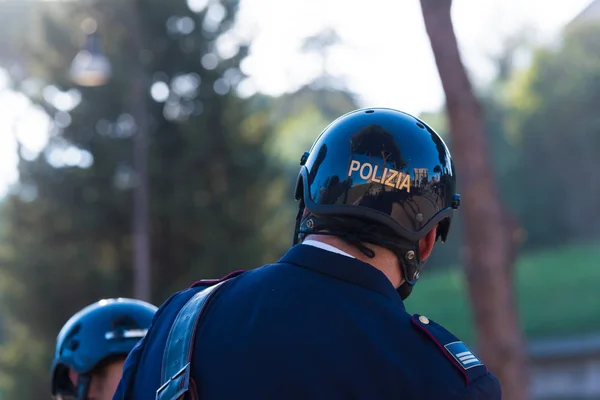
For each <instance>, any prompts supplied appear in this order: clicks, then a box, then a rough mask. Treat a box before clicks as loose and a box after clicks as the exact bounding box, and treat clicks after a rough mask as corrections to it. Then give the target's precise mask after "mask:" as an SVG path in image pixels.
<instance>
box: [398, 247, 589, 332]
mask: <svg viewBox="0 0 600 400" xmlns="http://www.w3.org/2000/svg"><path fill="white" fill-rule="evenodd" d="M516 268H517V269H516V276H517V282H516V285H517V293H518V304H519V307H520V311H519V312H520V320H521V323H522V327H523V329H524V330H525V334H526V336H527V337H528V338H529V339H535V338H547V337H557V336H569V335H577V334H584V333H590V332H598V331H600V242H597V243H595V244H588V245H578V246H568V247H563V248H556V249H553V250H552V251H544V252H539V253H533V254H523V255H521V257H520V258H519V260H518V262H517V267H516ZM406 308H407V310H408V312H409V313H418V314H423V315H426V316H428V317H430V318H432V319H433V320H435V321H436V322H438V323H440V324H442V325H443V326H444V327H446V328H447V329H448V330H450V331H451V332H453V333H454V334H455V335H456V336H458V337H459V338H461V339H462V340H464V341H465V342H471V343H473V341H474V332H473V324H472V321H471V310H470V306H469V302H468V299H467V297H466V292H465V282H464V280H463V275H462V272H461V271H460V270H458V269H453V270H451V271H444V272H439V273H432V274H431V275H429V274H427V273H424V274H423V278H421V279H420V281H419V283H418V285H417V287H415V290H414V291H413V294H412V295H411V297H409V298H408V300H407V301H406Z"/></svg>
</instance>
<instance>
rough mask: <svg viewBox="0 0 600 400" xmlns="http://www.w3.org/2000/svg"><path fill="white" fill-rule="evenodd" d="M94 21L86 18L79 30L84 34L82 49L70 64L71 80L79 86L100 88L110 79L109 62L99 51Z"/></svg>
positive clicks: (98, 40)
mask: <svg viewBox="0 0 600 400" xmlns="http://www.w3.org/2000/svg"><path fill="white" fill-rule="evenodd" d="M97 27H98V26H97V24H96V21H94V20H93V19H91V18H86V19H85V20H84V21H83V23H82V24H81V28H82V29H83V31H84V32H85V33H86V35H87V37H86V39H85V44H84V46H83V49H82V50H81V51H79V53H77V55H76V56H75V58H74V59H73V61H72V62H71V68H70V69H69V74H70V75H71V80H72V81H73V82H75V83H76V84H78V85H80V86H102V85H104V84H105V83H106V82H108V80H109V79H110V75H111V67H110V61H109V60H108V58H106V56H105V55H104V54H102V51H101V50H100V38H99V37H98V33H97V32H96V29H97Z"/></svg>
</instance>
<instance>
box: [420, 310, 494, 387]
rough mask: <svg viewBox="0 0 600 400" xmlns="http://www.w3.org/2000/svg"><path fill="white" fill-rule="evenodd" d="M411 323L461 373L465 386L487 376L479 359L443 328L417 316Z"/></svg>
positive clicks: (485, 368) (486, 371) (485, 369)
mask: <svg viewBox="0 0 600 400" xmlns="http://www.w3.org/2000/svg"><path fill="white" fill-rule="evenodd" d="M412 323H413V325H414V326H416V327H417V329H418V330H419V331H421V332H423V333H424V334H425V335H426V336H427V337H428V338H429V339H431V340H432V341H433V342H434V343H435V344H436V346H437V348H438V349H440V351H441V352H442V353H444V356H446V358H447V359H448V360H449V361H450V362H451V363H452V365H454V366H455V367H456V368H457V369H458V370H459V371H460V372H461V374H462V375H463V376H464V377H465V382H466V384H467V386H468V385H469V383H471V382H473V381H475V380H477V379H478V378H481V377H482V376H485V375H487V373H488V370H487V367H486V366H485V365H484V364H483V363H482V362H481V361H480V360H479V358H477V357H476V356H475V355H474V354H473V352H471V350H469V349H468V348H467V346H465V344H464V343H463V342H462V341H461V340H459V339H458V338H457V337H456V336H454V335H453V334H452V333H450V332H449V331H448V330H446V329H445V328H444V327H443V326H441V325H439V324H437V323H435V322H434V321H432V320H430V319H429V318H427V317H425V316H423V315H419V314H414V315H413V316H412Z"/></svg>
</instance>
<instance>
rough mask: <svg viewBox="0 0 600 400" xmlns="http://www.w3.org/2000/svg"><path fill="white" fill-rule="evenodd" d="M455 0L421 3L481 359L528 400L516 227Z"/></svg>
mask: <svg viewBox="0 0 600 400" xmlns="http://www.w3.org/2000/svg"><path fill="white" fill-rule="evenodd" d="M451 5H452V0H421V7H422V12H423V18H424V21H425V28H426V30H427V34H428V36H429V38H430V41H431V47H432V50H433V53H434V56H435V60H436V64H437V67H438V70H439V74H440V78H441V81H442V86H443V88H444V92H445V94H446V110H447V113H448V120H449V125H450V136H451V138H452V146H453V154H454V157H455V159H456V163H457V166H456V169H457V175H458V176H459V180H460V182H461V184H460V190H461V192H462V196H463V200H464V202H463V207H462V211H461V212H460V213H461V215H463V216H464V231H465V236H466V237H465V238H466V245H467V257H466V264H465V268H466V275H467V281H468V283H469V295H470V299H471V306H472V307H473V309H474V315H475V322H476V325H477V329H478V332H477V339H478V340H477V342H478V348H479V349H480V352H481V355H482V358H483V359H484V360H485V362H486V363H487V364H488V365H489V367H490V370H491V371H493V373H494V374H496V375H497V376H498V378H499V380H500V382H501V383H502V386H503V394H504V397H506V398H510V399H514V400H525V399H526V398H527V396H528V391H527V368H526V354H525V348H524V345H523V339H522V335H521V331H520V329H519V325H518V317H517V310H516V305H515V295H514V288H513V282H512V280H513V279H512V278H513V274H512V267H513V262H514V243H513V238H512V230H513V227H512V226H511V224H510V221H511V220H510V219H508V218H507V217H508V213H507V212H506V210H505V209H504V207H503V206H502V204H501V202H500V199H499V196H498V189H497V186H496V182H495V177H494V172H493V169H492V163H491V161H490V160H489V159H490V157H489V155H490V152H489V150H488V144H487V143H486V142H487V140H486V135H485V123H484V117H483V113H482V108H481V105H480V103H479V101H478V100H477V98H476V97H475V94H474V93H473V89H472V87H471V83H470V81H469V78H468V76H467V73H466V70H465V68H464V65H463V64H462V61H461V58H460V52H459V49H458V44H457V41H456V36H455V34H454V28H453V26H452V19H451V15H450V9H451Z"/></svg>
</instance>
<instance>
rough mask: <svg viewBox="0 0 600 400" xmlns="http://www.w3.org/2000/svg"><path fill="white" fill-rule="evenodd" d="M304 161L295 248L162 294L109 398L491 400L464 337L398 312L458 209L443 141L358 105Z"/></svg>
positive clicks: (483, 372) (415, 122)
mask: <svg viewBox="0 0 600 400" xmlns="http://www.w3.org/2000/svg"><path fill="white" fill-rule="evenodd" d="M300 164H301V170H300V174H299V176H298V183H297V187H296V193H295V197H296V199H297V200H299V211H298V216H297V220H296V230H295V233H294V244H295V246H294V247H292V249H291V250H289V251H288V253H287V254H285V255H284V256H283V258H282V259H281V260H279V261H278V262H277V263H275V264H271V265H266V266H263V267H261V268H257V269H254V270H250V271H247V272H239V271H238V272H235V273H232V274H230V275H229V276H226V277H225V278H223V279H221V280H218V281H200V282H198V283H196V284H194V285H193V286H192V287H191V288H189V289H187V290H184V291H182V292H179V293H177V294H175V295H174V296H172V297H171V298H170V299H169V300H168V301H167V302H166V303H165V304H163V305H162V306H161V308H160V309H159V311H158V313H157V317H156V323H155V324H154V325H153V327H152V329H151V330H150V332H149V333H148V335H147V336H146V338H145V339H144V341H143V344H142V345H141V346H139V347H138V348H136V349H135V350H134V351H133V352H132V353H131V354H130V356H129V357H128V360H127V362H126V367H125V370H124V373H123V378H122V380H121V382H120V384H119V388H118V389H117V393H116V394H115V397H114V399H117V400H121V399H128V400H147V399H154V398H156V399H158V400H175V399H184V398H185V399H204V400H213V399H219V400H226V399H241V398H244V399H257V400H258V399H260V400H263V399H286V400H289V399H327V400H337V399H390V400H391V399H395V400H398V399H403V400H416V399H419V400H421V399H430V400H441V399H460V400H469V399H486V400H498V399H500V398H501V395H500V386H499V383H498V381H497V379H496V378H495V377H494V376H493V375H492V374H491V373H490V372H489V371H488V369H487V368H486V366H485V365H484V364H483V363H482V362H481V360H479V359H478V358H477V356H476V355H475V354H473V353H472V352H471V351H470V350H469V349H468V348H467V347H466V346H465V344H464V343H463V342H462V341H460V339H458V338H456V337H455V336H454V335H452V334H451V333H450V332H448V331H447V330H446V329H444V328H443V327H442V326H440V325H438V324H437V323H435V322H434V321H432V320H430V319H428V318H427V317H425V316H422V315H418V314H416V315H412V316H411V315H410V314H408V313H407V312H406V310H405V307H404V304H403V300H404V299H406V298H407V297H408V296H409V294H410V293H411V291H412V289H413V287H414V286H415V284H416V283H417V280H418V279H419V275H420V273H421V272H422V269H423V267H424V264H425V261H426V259H427V258H428V257H429V255H430V254H431V252H432V249H433V247H434V244H435V243H436V241H438V239H440V240H441V241H445V240H446V238H447V236H448V232H449V229H450V222H451V219H452V216H453V213H454V210H456V209H457V208H458V207H459V199H460V198H459V195H458V194H457V193H456V174H455V171H454V165H453V162H452V158H451V156H450V152H449V151H448V148H447V147H446V145H445V144H444V142H443V141H442V139H441V138H440V137H439V136H438V135H437V134H436V133H435V132H434V131H433V130H432V129H431V128H430V127H428V126H427V125H426V124H425V123H424V122H423V121H420V120H419V119H417V118H415V117H413V116H411V115H408V114H405V113H403V112H400V111H396V110H391V109H382V108H371V109H361V110H356V111H354V112H351V113H348V114H346V115H344V116H342V117H340V118H338V119H337V120H336V121H334V122H333V123H332V124H330V125H329V126H328V127H327V128H326V129H325V130H324V131H323V132H322V133H321V135H320V136H319V137H318V138H317V140H316V142H315V143H314V144H313V146H312V148H311V150H310V152H308V153H305V154H304V155H303V156H302V158H301V161H300ZM223 245H227V244H225V243H224V244H223ZM449 301H450V299H449ZM184 396H185V397H184Z"/></svg>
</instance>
